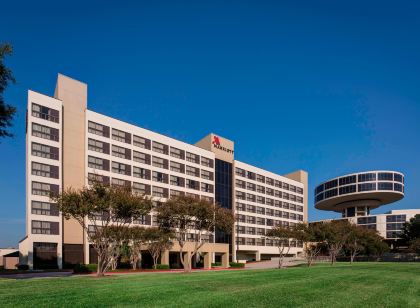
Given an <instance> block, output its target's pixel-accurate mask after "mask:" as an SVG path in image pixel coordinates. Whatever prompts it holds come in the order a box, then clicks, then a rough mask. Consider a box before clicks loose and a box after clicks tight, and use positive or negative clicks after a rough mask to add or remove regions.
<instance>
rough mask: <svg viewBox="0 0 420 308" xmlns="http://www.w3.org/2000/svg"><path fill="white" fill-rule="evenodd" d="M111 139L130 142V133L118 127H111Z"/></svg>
mask: <svg viewBox="0 0 420 308" xmlns="http://www.w3.org/2000/svg"><path fill="white" fill-rule="evenodd" d="M112 139H114V140H117V141H120V142H124V143H129V144H131V134H130V133H126V132H123V131H122V130H119V129H115V128H113V129H112Z"/></svg>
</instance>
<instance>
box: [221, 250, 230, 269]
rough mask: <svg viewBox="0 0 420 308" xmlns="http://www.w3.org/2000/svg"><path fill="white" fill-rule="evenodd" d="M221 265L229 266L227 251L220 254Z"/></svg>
mask: <svg viewBox="0 0 420 308" xmlns="http://www.w3.org/2000/svg"><path fill="white" fill-rule="evenodd" d="M222 267H225V268H228V267H229V253H224V254H223V255H222Z"/></svg>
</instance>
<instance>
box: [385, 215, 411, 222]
mask: <svg viewBox="0 0 420 308" xmlns="http://www.w3.org/2000/svg"><path fill="white" fill-rule="evenodd" d="M406 219H407V216H406V215H387V216H386V222H387V223H388V222H405V221H406Z"/></svg>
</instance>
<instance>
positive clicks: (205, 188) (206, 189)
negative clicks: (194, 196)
mask: <svg viewBox="0 0 420 308" xmlns="http://www.w3.org/2000/svg"><path fill="white" fill-rule="evenodd" d="M201 191H204V192H208V193H213V191H214V190H213V185H211V184H207V183H201Z"/></svg>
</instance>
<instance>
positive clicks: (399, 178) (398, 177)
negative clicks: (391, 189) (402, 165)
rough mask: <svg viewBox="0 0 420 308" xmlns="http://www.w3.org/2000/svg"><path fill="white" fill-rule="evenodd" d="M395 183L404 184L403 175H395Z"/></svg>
mask: <svg viewBox="0 0 420 308" xmlns="http://www.w3.org/2000/svg"><path fill="white" fill-rule="evenodd" d="M394 181H396V182H400V183H403V182H404V179H403V176H402V175H401V174H398V173H394Z"/></svg>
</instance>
